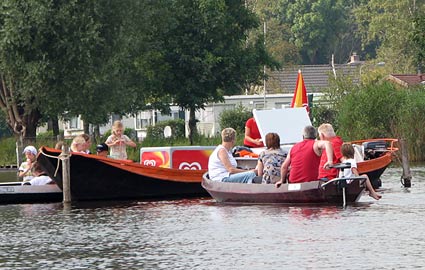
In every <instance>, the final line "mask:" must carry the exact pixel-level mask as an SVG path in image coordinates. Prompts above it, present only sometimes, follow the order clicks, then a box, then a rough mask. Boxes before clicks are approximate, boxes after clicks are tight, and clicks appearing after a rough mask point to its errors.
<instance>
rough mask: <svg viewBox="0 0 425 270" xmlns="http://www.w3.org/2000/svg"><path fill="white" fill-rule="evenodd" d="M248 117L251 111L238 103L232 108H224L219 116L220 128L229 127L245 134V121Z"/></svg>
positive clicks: (250, 115)
mask: <svg viewBox="0 0 425 270" xmlns="http://www.w3.org/2000/svg"><path fill="white" fill-rule="evenodd" d="M250 117H252V112H251V111H250V110H248V109H247V108H246V107H244V106H242V104H240V105H237V106H236V107H235V108H234V109H232V110H224V111H223V112H222V113H221V114H220V116H219V124H220V127H221V128H222V129H223V128H227V127H231V128H234V129H235V130H236V132H237V133H238V134H245V123H246V121H247V120H248V119H249V118H250Z"/></svg>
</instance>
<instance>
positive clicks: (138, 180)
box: [37, 148, 207, 201]
mask: <svg viewBox="0 0 425 270" xmlns="http://www.w3.org/2000/svg"><path fill="white" fill-rule="evenodd" d="M43 153H44V154H43ZM45 154H46V155H45ZM59 154H60V152H59V151H54V150H53V149H48V148H42V153H41V154H40V155H39V156H38V158H37V160H38V161H39V162H40V164H41V165H42V167H43V168H44V169H45V170H46V172H47V173H48V174H49V176H50V177H51V178H52V179H54V181H55V182H56V183H57V184H58V186H59V187H60V188H61V189H63V179H62V162H60V160H59V159H58V158H57V156H58V155H59ZM204 172H205V171H201V170H177V169H168V168H158V167H150V166H144V165H141V164H137V163H130V162H124V161H118V160H113V159H109V158H103V157H98V156H94V155H87V154H79V153H72V155H71V156H70V187H71V199H72V200H73V201H87V200H127V199H140V198H182V197H195V196H203V195H207V193H206V191H205V190H204V189H203V188H202V186H201V184H200V182H201V179H202V174H203V173H204Z"/></svg>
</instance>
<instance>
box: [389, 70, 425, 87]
mask: <svg viewBox="0 0 425 270" xmlns="http://www.w3.org/2000/svg"><path fill="white" fill-rule="evenodd" d="M386 79H387V80H388V81H391V82H394V83H396V84H399V85H401V86H403V87H409V86H414V85H418V84H425V74H424V73H422V74H390V75H388V77H387V78H386Z"/></svg>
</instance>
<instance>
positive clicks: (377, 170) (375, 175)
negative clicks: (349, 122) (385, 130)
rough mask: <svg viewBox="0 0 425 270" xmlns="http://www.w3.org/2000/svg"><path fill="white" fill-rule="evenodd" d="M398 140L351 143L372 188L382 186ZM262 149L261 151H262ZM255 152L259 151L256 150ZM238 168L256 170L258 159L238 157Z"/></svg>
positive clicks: (359, 164)
mask: <svg viewBox="0 0 425 270" xmlns="http://www.w3.org/2000/svg"><path fill="white" fill-rule="evenodd" d="M397 142H398V140H397V139H392V138H382V139H381V138H380V139H368V140H357V141H352V142H350V143H351V144H353V145H354V146H355V147H354V149H355V150H356V156H355V158H356V160H357V169H358V171H359V174H360V175H361V174H367V176H368V177H369V179H370V181H371V183H372V186H373V187H374V188H379V187H381V185H382V181H381V179H380V178H381V175H382V174H383V173H384V171H385V169H386V168H387V167H388V166H389V165H390V164H391V162H392V161H393V159H394V157H395V154H396V152H397V151H398V148H397V147H396V145H397ZM290 148H291V145H285V146H282V149H283V150H284V151H285V152H289V150H290ZM262 150H263V149H261V150H260V151H262ZM254 151H258V150H256V149H254ZM235 159H236V160H237V162H238V167H241V168H245V169H250V168H251V169H252V168H255V166H256V165H257V159H256V158H249V157H236V158H235Z"/></svg>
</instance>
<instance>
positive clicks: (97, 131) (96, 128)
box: [93, 125, 100, 142]
mask: <svg viewBox="0 0 425 270" xmlns="http://www.w3.org/2000/svg"><path fill="white" fill-rule="evenodd" d="M93 137H94V140H95V141H96V142H97V141H98V140H99V138H100V126H99V125H95V126H94V127H93Z"/></svg>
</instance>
